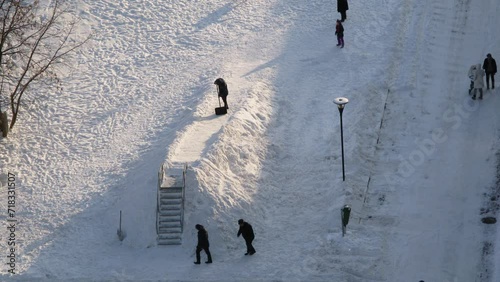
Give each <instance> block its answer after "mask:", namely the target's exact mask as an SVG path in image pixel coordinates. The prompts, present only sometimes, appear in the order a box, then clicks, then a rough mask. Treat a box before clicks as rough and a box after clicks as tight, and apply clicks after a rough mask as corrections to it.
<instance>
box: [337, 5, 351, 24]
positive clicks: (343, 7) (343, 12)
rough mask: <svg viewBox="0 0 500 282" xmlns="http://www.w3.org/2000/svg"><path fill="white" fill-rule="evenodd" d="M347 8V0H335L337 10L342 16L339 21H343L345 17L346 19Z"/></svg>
mask: <svg viewBox="0 0 500 282" xmlns="http://www.w3.org/2000/svg"><path fill="white" fill-rule="evenodd" d="M347 10H349V3H347V0H337V12H339V13H340V16H341V17H342V19H341V21H342V22H344V21H345V19H347V15H346V12H347Z"/></svg>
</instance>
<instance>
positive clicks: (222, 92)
mask: <svg viewBox="0 0 500 282" xmlns="http://www.w3.org/2000/svg"><path fill="white" fill-rule="evenodd" d="M214 84H215V85H217V93H218V94H219V97H221V98H222V102H224V108H226V110H227V109H229V107H228V106H227V95H228V94H229V91H228V90H227V84H226V82H225V81H224V79H223V78H220V77H219V78H217V79H216V80H215V81H214Z"/></svg>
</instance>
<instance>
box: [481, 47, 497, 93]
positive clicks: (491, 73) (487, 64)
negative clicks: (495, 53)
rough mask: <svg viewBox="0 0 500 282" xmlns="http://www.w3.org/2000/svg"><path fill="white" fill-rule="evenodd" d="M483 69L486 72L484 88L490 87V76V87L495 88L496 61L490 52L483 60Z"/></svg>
mask: <svg viewBox="0 0 500 282" xmlns="http://www.w3.org/2000/svg"><path fill="white" fill-rule="evenodd" d="M483 69H484V72H485V73H486V89H490V77H491V88H492V89H495V74H496V73H497V62H496V61H495V59H493V57H492V56H491V54H488V55H486V59H484V62H483Z"/></svg>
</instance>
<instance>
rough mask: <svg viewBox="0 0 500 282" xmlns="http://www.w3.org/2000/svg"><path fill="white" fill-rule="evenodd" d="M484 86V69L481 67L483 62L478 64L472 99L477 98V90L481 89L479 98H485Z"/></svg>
mask: <svg viewBox="0 0 500 282" xmlns="http://www.w3.org/2000/svg"><path fill="white" fill-rule="evenodd" d="M483 87H484V71H483V70H482V69H481V64H477V67H476V74H475V76H474V94H473V95H472V99H473V100H476V92H477V90H479V100H481V99H483Z"/></svg>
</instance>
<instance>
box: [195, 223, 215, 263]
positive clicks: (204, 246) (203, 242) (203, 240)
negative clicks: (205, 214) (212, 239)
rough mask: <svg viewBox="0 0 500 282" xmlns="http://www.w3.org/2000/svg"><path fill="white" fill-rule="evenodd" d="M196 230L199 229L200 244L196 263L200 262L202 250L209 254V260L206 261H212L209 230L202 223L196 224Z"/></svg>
mask: <svg viewBox="0 0 500 282" xmlns="http://www.w3.org/2000/svg"><path fill="white" fill-rule="evenodd" d="M195 227H196V230H198V245H197V246H196V261H195V262H194V264H200V253H201V251H202V250H204V251H205V253H206V254H207V257H208V260H207V261H206V262H205V263H212V255H211V254H210V250H209V247H210V244H209V243H208V232H207V230H205V227H203V225H200V224H196V226H195Z"/></svg>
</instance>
